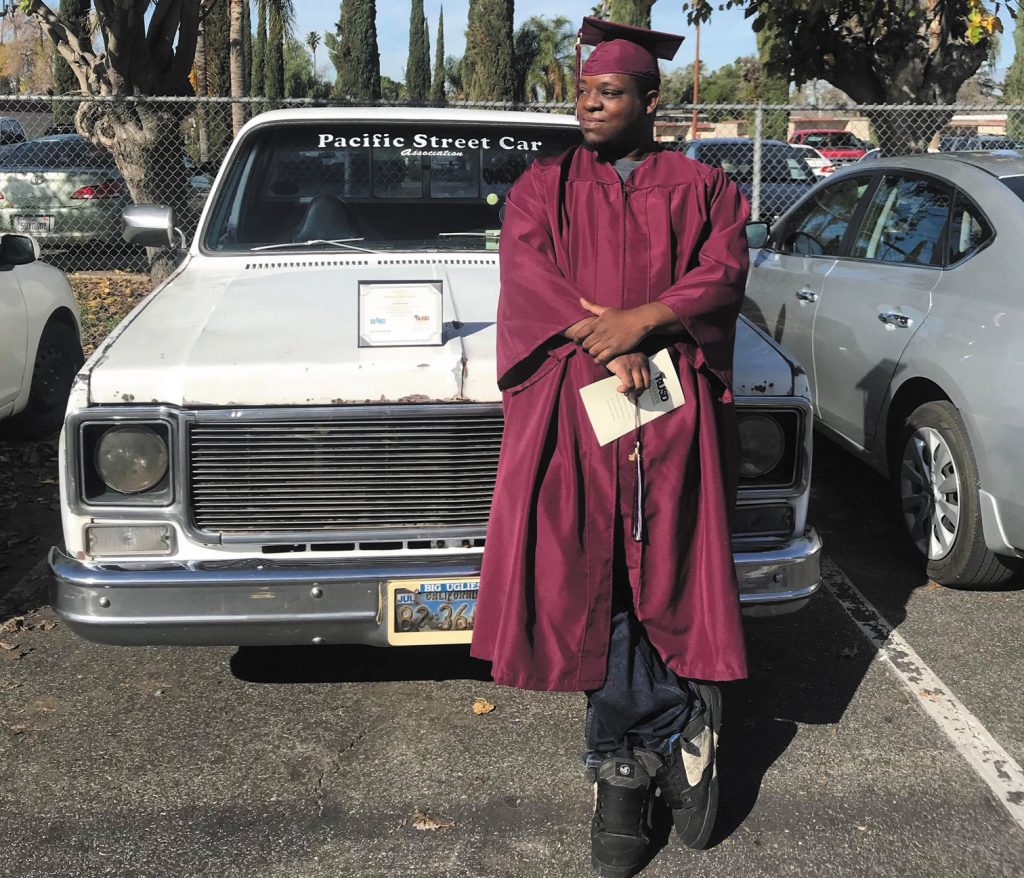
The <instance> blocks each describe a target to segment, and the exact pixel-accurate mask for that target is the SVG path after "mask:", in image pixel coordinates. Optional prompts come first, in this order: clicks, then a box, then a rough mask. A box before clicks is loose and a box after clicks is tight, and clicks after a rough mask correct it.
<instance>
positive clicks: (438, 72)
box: [430, 6, 445, 104]
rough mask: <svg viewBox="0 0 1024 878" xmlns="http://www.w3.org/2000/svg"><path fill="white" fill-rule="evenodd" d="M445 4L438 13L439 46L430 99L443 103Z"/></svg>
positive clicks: (435, 57)
mask: <svg viewBox="0 0 1024 878" xmlns="http://www.w3.org/2000/svg"><path fill="white" fill-rule="evenodd" d="M444 79H445V77H444V6H442V7H441V11H440V12H439V13H438V15H437V48H436V55H435V56H434V81H433V83H431V86H430V100H431V101H433V102H434V103H435V104H443V103H444V102H445V96H444Z"/></svg>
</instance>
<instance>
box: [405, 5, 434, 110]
mask: <svg viewBox="0 0 1024 878" xmlns="http://www.w3.org/2000/svg"><path fill="white" fill-rule="evenodd" d="M427 39H428V37H427V21H426V19H425V18H424V16H423V0H412V11H411V12H410V14H409V57H408V59H407V61H406V65H405V90H406V94H407V95H408V97H409V100H411V101H423V100H426V98H427V93H428V92H429V91H430V48H429V46H428V44H427Z"/></svg>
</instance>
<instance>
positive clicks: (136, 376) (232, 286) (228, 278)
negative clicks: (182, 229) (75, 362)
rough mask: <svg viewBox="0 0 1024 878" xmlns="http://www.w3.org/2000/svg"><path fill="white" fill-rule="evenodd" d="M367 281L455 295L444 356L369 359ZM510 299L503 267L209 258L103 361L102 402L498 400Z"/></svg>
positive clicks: (468, 260)
mask: <svg viewBox="0 0 1024 878" xmlns="http://www.w3.org/2000/svg"><path fill="white" fill-rule="evenodd" d="M218 262H220V263H229V265H223V266H220V265H218V264H217V263H218ZM367 280H373V281H387V280H393V281H396V282H397V281H402V282H408V281H414V280H440V281H442V282H443V291H444V292H443V320H444V334H443V344H441V345H439V346H432V347H393V348H380V347H373V348H367V347H363V348H361V347H359V345H358V316H359V308H358V298H359V283H360V281H367ZM497 289H498V269H497V254H483V253H481V254H453V255H452V256H450V257H449V256H447V255H440V256H439V255H437V254H424V255H423V256H422V257H417V256H415V255H412V256H410V255H408V254H402V255H401V256H396V257H391V256H390V255H383V254H382V255H380V256H375V255H367V256H365V257H362V256H360V257H359V258H348V257H338V258H329V257H326V258H325V257H323V256H318V257H317V258H315V259H313V258H307V257H302V256H300V257H296V256H294V255H292V254H290V255H289V257H287V258H285V257H283V256H281V255H279V254H268V255H265V256H263V257H262V258H260V259H258V260H257V259H251V260H247V261H245V262H244V263H240V261H239V260H237V259H222V260H217V259H212V258H208V257H196V258H194V259H193V260H192V261H191V262H190V263H189V264H188V265H187V266H186V267H185V268H184V269H183V271H182V272H181V273H180V274H179V275H178V276H177V277H175V278H173V279H172V280H171V281H170V282H169V283H168V284H167V286H165V287H164V288H163V289H162V290H161V291H160V292H159V293H157V294H156V295H155V296H153V297H152V298H151V299H150V300H149V301H148V302H147V303H146V304H145V305H144V306H143V307H142V308H141V309H140V310H139V311H136V312H135V313H134V314H133V315H132V316H131V317H130V318H129V322H128V324H127V325H126V326H125V327H124V328H123V330H122V331H121V332H120V333H119V334H118V335H117V337H116V339H115V340H114V343H113V344H111V345H109V346H108V347H107V348H106V349H105V350H104V351H102V353H101V355H100V356H99V357H98V358H97V360H96V362H95V363H94V365H93V368H92V374H91V377H90V385H89V392H90V401H91V402H94V403H109V402H113V403H118V402H135V403H139V402H160V403H167V404H170V405H179V406H188V407H192V406H259V405H330V404H340V403H351V402H360V403H362V402H382V401H386V402H394V401H413V400H419V401H426V400H457V399H474V400H498V399H500V396H499V394H498V390H497V387H496V377H495V360H494V342H495V332H494V313H495V308H496V304H497Z"/></svg>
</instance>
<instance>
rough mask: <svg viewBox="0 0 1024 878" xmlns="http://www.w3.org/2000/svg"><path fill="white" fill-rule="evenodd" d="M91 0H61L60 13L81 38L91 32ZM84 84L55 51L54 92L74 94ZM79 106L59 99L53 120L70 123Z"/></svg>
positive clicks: (57, 93)
mask: <svg viewBox="0 0 1024 878" xmlns="http://www.w3.org/2000/svg"><path fill="white" fill-rule="evenodd" d="M91 5H92V4H91V3H90V0H60V8H59V11H58V13H57V14H58V15H59V16H60V19H61V21H63V22H64V23H65V25H66V26H67V27H68V29H69V30H70V31H71V32H72V33H74V35H75V36H76V37H79V38H81V37H82V36H84V35H86V34H87V33H88V32H89V8H90V6H91ZM81 88H82V86H81V85H80V84H79V82H78V77H77V76H75V74H74V73H73V72H72V71H71V66H70V65H69V64H68V62H67V61H65V60H64V57H63V56H62V55H61V54H60V53H59V52H54V53H53V93H54V94H56V95H66V94H74V93H76V92H78V91H80V90H81ZM76 109H77V106H76V105H75V104H74V103H72V102H70V101H57V102H56V103H54V105H53V121H54V122H56V123H58V124H70V123H72V122H74V120H75V110H76Z"/></svg>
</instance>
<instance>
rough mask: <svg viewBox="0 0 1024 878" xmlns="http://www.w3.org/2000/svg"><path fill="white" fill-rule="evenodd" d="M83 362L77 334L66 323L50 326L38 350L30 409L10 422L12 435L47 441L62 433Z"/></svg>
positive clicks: (44, 331) (33, 374)
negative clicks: (73, 389)
mask: <svg viewBox="0 0 1024 878" xmlns="http://www.w3.org/2000/svg"><path fill="white" fill-rule="evenodd" d="M84 362H85V356H84V355H83V354H82V343H81V341H79V338H78V333H77V332H75V330H73V329H72V328H71V327H70V326H68V325H67V324H66V323H60V322H58V321H55V320H51V321H50V322H49V323H47V324H46V326H45V327H44V328H43V333H42V335H41V336H40V339H39V347H38V348H37V350H36V360H35V364H34V366H33V369H32V387H31V389H30V390H29V397H28V405H26V406H25V409H24V410H23V411H21V412H19V413H18V414H17V415H15V416H14V417H13V418H11V419H10V422H9V426H10V431H11V433H12V434H13V435H15V436H17V437H19V438H21V439H45V438H47V437H48V436H52V435H54V434H55V433H57V432H59V431H60V428H61V425H62V424H63V423H64V410H65V409H66V408H67V404H68V395H69V394H70V392H71V383H72V382H73V381H74V380H75V375H77V374H78V370H79V369H81V368H82V364H83V363H84Z"/></svg>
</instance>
